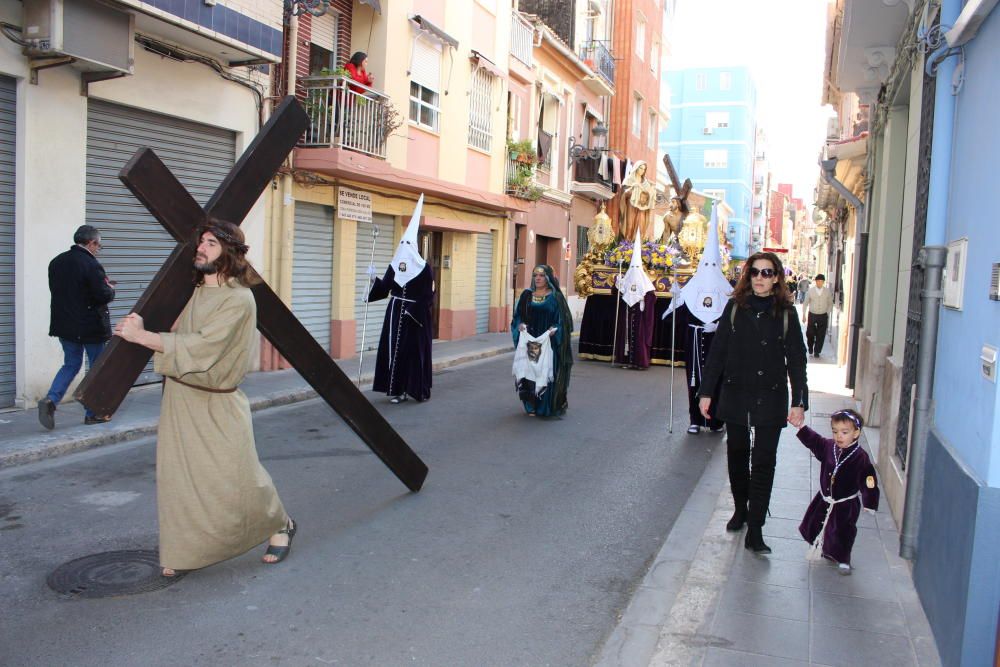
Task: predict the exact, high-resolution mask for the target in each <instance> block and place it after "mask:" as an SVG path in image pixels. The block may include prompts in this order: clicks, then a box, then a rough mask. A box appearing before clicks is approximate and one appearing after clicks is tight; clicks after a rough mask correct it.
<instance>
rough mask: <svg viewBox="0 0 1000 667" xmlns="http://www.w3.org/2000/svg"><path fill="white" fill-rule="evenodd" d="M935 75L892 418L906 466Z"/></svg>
mask: <svg viewBox="0 0 1000 667" xmlns="http://www.w3.org/2000/svg"><path fill="white" fill-rule="evenodd" d="M934 90H935V79H934V77H932V76H928V75H927V73H926V72H925V73H924V80H923V89H922V93H921V99H920V149H919V152H918V154H917V201H916V202H915V204H916V206H915V210H914V215H913V255H912V258H911V260H912V262H911V266H912V270H911V272H910V292H909V301H908V303H907V307H906V341H905V345H904V347H903V368H902V377H901V379H900V396H899V419H898V421H897V422H896V456H898V457H899V461H900V464H901V465H902V466H903V468H904V469H905V468H906V455H907V452H908V451H909V446H910V404H911V401H912V398H913V388H914V383H915V382H916V380H917V357H918V356H919V354H920V320H921V315H922V313H921V311H922V307H921V303H920V292H921V290H923V288H924V269H923V266H921V265H920V264H919V262H918V257H919V255H920V250H921V248H922V247H923V245H924V242H925V239H926V235H927V196H928V193H929V190H930V176H931V146H932V139H933V125H934Z"/></svg>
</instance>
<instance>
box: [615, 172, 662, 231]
mask: <svg viewBox="0 0 1000 667" xmlns="http://www.w3.org/2000/svg"><path fill="white" fill-rule="evenodd" d="M646 171H647V166H646V162H645V161H643V160H639V161H638V162H636V163H635V165H633V166H632V169H631V171H629V172H628V174H626V176H625V180H624V181H623V182H622V200H623V202H624V204H625V206H624V209H625V225H624V227H623V228H622V236H623V237H624V238H626V239H634V238H635V234H636V231H638V232H639V235H640V236H641V237H642V240H643V241H652V240H653V207H654V206H656V185H655V184H654V183H653V182H652V181H650V180H649V179H647V178H646Z"/></svg>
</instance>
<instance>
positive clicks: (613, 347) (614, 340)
mask: <svg viewBox="0 0 1000 667" xmlns="http://www.w3.org/2000/svg"><path fill="white" fill-rule="evenodd" d="M621 282H622V259H621V257H619V258H618V279H617V280H616V281H615V292H618V290H619V287H618V286H619V285H620V284H621ZM620 298H621V293H620V292H619V293H618V295H617V296H616V297H615V335H614V336H612V337H611V365H612V366H614V365H615V350H617V349H618V299H620Z"/></svg>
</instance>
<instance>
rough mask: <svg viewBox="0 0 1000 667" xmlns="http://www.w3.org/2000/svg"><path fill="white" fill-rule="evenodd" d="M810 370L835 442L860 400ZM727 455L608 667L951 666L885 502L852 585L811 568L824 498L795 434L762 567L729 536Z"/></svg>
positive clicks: (712, 471)
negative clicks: (809, 531)
mask: <svg viewBox="0 0 1000 667" xmlns="http://www.w3.org/2000/svg"><path fill="white" fill-rule="evenodd" d="M827 354H829V353H827ZM810 362H815V363H810V367H809V372H810V387H811V394H810V395H811V403H812V406H811V410H810V411H809V413H807V416H808V417H809V419H810V422H811V426H813V428H815V429H816V430H818V431H820V432H823V431H825V430H827V429H829V421H828V419H827V416H828V415H829V414H830V413H831V412H833V411H835V410H837V409H840V408H842V407H848V406H850V405H851V403H852V400H851V398H850V397H849V396H848V395H847V392H846V391H845V390H844V389H843V387H842V385H843V370H842V369H838V368H837V367H836V366H834V365H833V364H831V363H829V362H828V360H827V359H826V358H824V359H823V360H813V359H810ZM817 390H819V391H817ZM823 390H826V391H825V392H824V391H823ZM686 437H689V438H690V437H694V438H705V437H709V436H707V434H701V435H698V436H686ZM682 444H683V443H682ZM863 444H865V445H866V447H868V443H867V442H864V443H863ZM869 451H870V447H869ZM724 452H725V447H724V446H721V447H718V448H717V449H716V453H715V457H714V459H713V461H712V463H711V464H710V466H709V468H708V470H707V471H706V473H705V475H704V477H703V478H702V480H701V483H700V484H699V486H698V488H697V489H696V491H695V492H694V494H692V496H691V499H690V500H689V501H688V503H687V505H686V506H685V508H684V510H683V512H682V513H681V515H680V517H679V518H678V520H677V523H676V524H675V526H674V528H673V530H672V531H671V534H670V536H669V538H668V539H667V542H666V544H665V545H664V547H663V550H662V551H661V552H660V554H659V556H658V557H657V559H656V560H655V561H654V563H653V564H652V566H651V568H650V571H649V573H648V575H647V577H646V579H645V580H644V581H643V583H642V585H641V586H640V587H639V589H638V590H637V592H636V595H635V597H634V598H633V601H632V603H631V605H630V606H629V608H628V609H627V610H626V612H625V614H624V615H623V617H622V619H621V623H620V624H619V626H618V628H617V629H616V630H615V632H614V633H613V634H612V635H611V637H610V638H609V639H608V641H607V643H606V644H605V646H604V649H603V652H602V653H601V655H600V656H599V657H598V659H597V664H598V665H602V666H610V665H628V666H629V667H632V666H634V665H647V664H648V665H651V666H652V665H655V666H657V667H660V666H665V665H685V666H690V665H703V666H705V667H708V666H711V667H722V666H733V667H737V666H738V667H751V666H755V665H761V666H765V665H766V666H767V667H793V666H795V667H806V666H816V667H820V666H826V667H840V666H843V667H859V666H864V667H867V666H869V665H878V666H879V667H890V666H895V665H899V666H906V667H909V666H911V665H916V666H921V667H924V666H927V667H929V666H932V665H940V660H939V657H938V654H937V650H936V647H935V644H934V640H933V638H932V637H931V630H930V626H929V625H928V623H927V619H926V617H925V616H924V612H923V609H922V607H921V606H920V602H919V600H918V599H917V595H916V592H915V591H914V588H913V581H912V579H911V576H910V566H909V564H908V562H907V561H905V560H903V559H901V558H900V557H899V556H898V549H899V535H898V532H897V527H896V523H895V522H894V520H893V518H892V516H891V515H890V514H889V511H888V506H887V505H886V504H885V503H883V504H882V506H881V507H880V509H879V511H878V512H877V513H875V514H874V515H872V514H870V513H867V512H866V513H863V515H862V518H861V520H860V522H859V530H858V537H857V541H856V543H855V546H854V551H853V555H852V561H853V564H854V566H855V570H854V572H853V574H852V575H851V576H841V575H840V574H839V573H838V572H837V569H836V566H834V565H833V564H831V563H829V562H827V561H821V562H816V563H812V562H809V561H807V560H806V559H805V554H806V550H807V548H808V545H807V544H806V542H805V541H804V540H803V539H802V538H801V537H800V536H799V534H798V525H799V522H800V521H801V519H802V515H803V514H804V512H805V509H806V506H807V505H808V503H809V500H810V499H811V498H812V496H813V494H814V493H815V492H816V483H817V476H818V473H819V471H818V467H819V463H818V462H817V461H815V460H814V459H813V458H812V456H811V454H810V452H809V451H808V450H807V449H806V448H805V447H804V446H802V445H801V443H799V441H798V440H797V439H796V438H795V430H794V429H793V428H787V429H785V431H784V432H783V434H782V437H781V441H780V445H779V450H778V465H777V470H776V474H775V482H774V492H773V495H772V502H771V506H770V510H771V516H770V517H769V518H768V520H767V523H766V525H765V526H764V535H765V540H766V541H767V543H768V544H769V545H770V546H771V548H772V549H773V553H772V554H770V555H769V556H755V555H753V554H752V553H751V552H749V551H747V550H746V549H744V548H743V533H739V534H732V533H727V532H726V530H725V522H726V521H727V520H728V519H729V516H730V515H731V514H732V508H733V504H732V498H731V496H730V494H729V485H728V479H727V477H726V471H725V467H726V465H725V455H724ZM873 460H874V457H873Z"/></svg>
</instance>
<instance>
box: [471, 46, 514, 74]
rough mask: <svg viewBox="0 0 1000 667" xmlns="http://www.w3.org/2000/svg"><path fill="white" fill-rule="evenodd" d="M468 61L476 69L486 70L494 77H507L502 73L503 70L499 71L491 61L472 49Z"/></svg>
mask: <svg viewBox="0 0 1000 667" xmlns="http://www.w3.org/2000/svg"><path fill="white" fill-rule="evenodd" d="M469 59H470V60H471V61H472V64H473V65H475V66H476V68H480V67H482V68H483V69H484V70H486V71H487V72H489V73H490V74H492V75H493V76H495V77H499V78H506V76H507V74H506V73H505V72H503V70H501V69H500V68H499V67H497V66H496V64H495V63H494V62H493V61H492V60H490V59H489V58H487V57H486V56H484V55H483V54H481V53H480V52H479V51H476V50H475V49H473V51H472V56H470V58H469Z"/></svg>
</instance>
